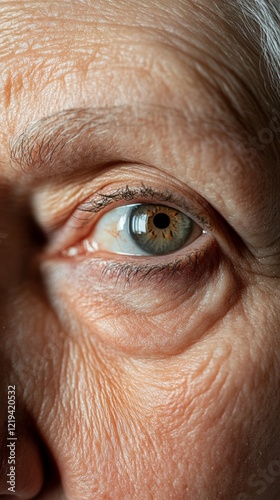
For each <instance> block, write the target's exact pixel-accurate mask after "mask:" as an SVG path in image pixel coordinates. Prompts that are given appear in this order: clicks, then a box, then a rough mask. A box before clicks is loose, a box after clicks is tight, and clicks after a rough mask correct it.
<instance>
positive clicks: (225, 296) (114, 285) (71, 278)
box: [43, 252, 242, 357]
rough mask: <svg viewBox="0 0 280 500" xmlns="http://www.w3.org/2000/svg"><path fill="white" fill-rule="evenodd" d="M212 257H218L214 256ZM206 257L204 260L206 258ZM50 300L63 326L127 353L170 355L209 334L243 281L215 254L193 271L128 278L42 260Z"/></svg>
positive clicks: (80, 265) (237, 295)
mask: <svg viewBox="0 0 280 500" xmlns="http://www.w3.org/2000/svg"><path fill="white" fill-rule="evenodd" d="M214 257H216V258H214ZM204 260H205V259H204ZM43 269H44V276H45V282H46V285H47V289H48V294H49V296H50V300H51V301H52V304H53V307H54V309H55V310H56V311H57V314H58V316H59V318H60V321H61V323H62V325H63V326H64V327H65V328H66V329H69V330H70V331H72V333H73V334H74V335H75V334H76V333H77V330H78V331H79V330H80V329H82V330H83V334H86V336H88V337H89V338H93V339H94V338H96V339H99V340H101V341H102V342H105V343H106V344H108V345H109V346H111V347H113V348H116V349H118V350H120V351H122V352H124V353H127V354H130V355H140V356H141V355H143V356H151V357H154V356H158V355H163V356H166V355H167V356H168V355H174V354H176V353H179V352H183V351H185V350H186V349H187V348H189V347H190V346H191V345H193V344H194V343H196V342H197V341H199V340H200V339H202V338H203V337H205V336H206V335H208V334H210V333H211V334H212V333H213V332H212V328H213V325H214V324H216V323H217V322H218V321H220V320H221V319H222V318H223V317H224V316H225V315H226V314H227V313H228V311H229V310H230V309H231V308H232V307H233V306H234V304H235V303H236V302H237V301H238V300H241V289H242V286H241V283H240V280H239V278H238V277H237V276H235V274H234V271H233V269H232V268H231V267H230V266H229V265H227V264H226V263H224V262H222V258H220V256H219V255H218V254H217V253H214V252H213V254H212V255H209V258H208V259H207V266H206V269H205V265H204V266H203V267H201V268H200V267H199V265H198V266H197V269H196V270H195V272H192V274H191V277H190V270H189V269H188V267H186V268H185V269H183V270H180V269H179V270H177V271H175V272H174V273H173V274H171V276H168V277H166V276H164V275H161V274H158V275H153V276H152V275H150V276H146V277H145V279H144V280H143V279H141V277H139V278H138V277H137V273H136V275H135V276H133V278H132V279H131V280H130V279H129V278H128V279H126V278H123V277H120V278H119V277H118V276H117V277H116V276H114V270H113V271H112V273H106V274H105V275H104V273H103V271H102V269H99V267H98V263H96V265H92V264H91V265H90V266H89V265H88V263H87V262H80V263H78V264H72V263H70V262H67V260H65V261H60V262H59V263H57V262H54V263H52V262H48V263H45V264H44V265H43ZM237 292H238V293H237Z"/></svg>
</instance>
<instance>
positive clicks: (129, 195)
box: [78, 184, 213, 231]
mask: <svg viewBox="0 0 280 500" xmlns="http://www.w3.org/2000/svg"><path fill="white" fill-rule="evenodd" d="M136 198H138V199H142V200H143V201H144V200H149V199H153V200H154V202H155V203H158V202H161V203H162V204H164V203H170V204H173V205H176V206H177V207H178V208H179V209H181V210H182V209H183V210H184V211H185V212H186V213H187V214H188V215H190V217H192V218H193V219H194V221H195V222H197V223H198V224H201V226H203V228H205V229H207V230H208V231H212V230H213V228H212V225H211V221H210V220H209V219H208V218H207V217H206V216H203V215H202V214H199V213H198V210H196V209H195V208H194V207H192V206H191V204H188V203H186V200H185V199H184V198H183V197H181V196H179V195H175V194H174V193H172V192H171V191H170V190H158V189H156V188H152V187H150V186H145V185H144V184H142V185H141V186H140V187H136V188H135V187H134V188H131V187H129V186H128V185H126V186H125V188H119V189H117V190H115V191H113V192H112V193H110V194H104V193H100V192H99V193H97V196H95V197H93V198H91V199H89V200H87V201H86V202H84V203H83V204H82V205H80V206H79V208H78V210H79V211H82V212H89V213H92V214H97V213H99V212H101V211H102V210H103V209H105V208H107V207H109V206H110V205H112V204H114V202H119V201H127V202H131V201H135V199H136Z"/></svg>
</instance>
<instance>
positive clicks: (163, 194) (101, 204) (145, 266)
mask: <svg viewBox="0 0 280 500" xmlns="http://www.w3.org/2000/svg"><path fill="white" fill-rule="evenodd" d="M151 200H152V201H153V203H159V202H160V203H162V204H164V203H165V204H166V203H168V204H170V205H173V206H174V205H176V206H178V207H180V208H181V209H183V210H184V211H185V212H186V213H187V214H190V215H189V216H190V217H191V218H192V219H193V220H194V222H196V223H198V224H199V225H200V227H201V228H202V230H203V232H204V233H206V232H208V233H210V232H211V231H212V226H211V224H210V222H209V220H208V219H207V218H206V217H205V216H204V215H203V214H198V210H194V209H192V208H191V207H190V205H188V204H187V203H186V201H185V200H184V199H183V198H181V197H180V196H177V195H174V193H172V192H170V191H169V190H164V191H163V190H158V189H155V188H152V187H150V186H145V185H144V184H143V183H142V184H141V186H139V187H133V188H132V187H129V186H128V185H126V186H125V187H121V188H119V189H117V190H115V191H114V192H112V193H109V194H104V193H100V192H99V193H97V195H96V196H95V197H94V198H92V199H90V200H87V201H86V202H85V203H83V204H82V205H81V206H80V207H79V208H78V212H87V213H89V214H92V217H94V216H96V214H99V213H101V212H104V211H105V212H107V211H108V210H107V209H108V208H109V207H110V206H111V205H114V208H116V207H117V206H120V205H124V204H123V203H121V202H130V203H131V202H133V203H141V202H142V203H143V202H145V203H151ZM102 215H103V213H102ZM92 217H91V216H90V217H89V218H87V220H86V221H84V223H85V224H86V225H87V224H89V222H90V221H91V219H92ZM75 218H76V219H79V216H78V215H77V213H76V215H75ZM85 239H86V238H85ZM175 253H176V252H175ZM205 253H207V247H205V246H204V247H202V248H200V249H199V250H198V249H194V250H192V251H191V252H189V253H188V254H186V255H183V256H182V257H181V256H180V257H179V258H178V257H177V258H176V259H175V260H173V261H172V262H159V261H157V263H143V261H142V262H141V263H137V264H136V263H135V261H133V262H132V261H131V262H129V261H130V260H131V259H127V260H128V262H125V263H124V262H123V260H122V262H118V259H116V258H115V260H114V261H112V260H111V261H110V262H108V261H107V262H104V265H103V269H102V272H101V279H104V278H105V277H108V276H110V277H111V278H114V279H115V280H116V282H118V281H119V280H120V279H124V281H125V282H126V283H130V282H131V281H133V280H134V279H135V280H137V281H138V282H139V281H140V282H144V281H146V280H151V279H153V280H157V281H159V282H161V281H163V280H164V279H165V278H168V279H170V278H172V277H174V276H176V275H181V274H183V273H184V271H187V272H188V274H189V273H190V272H194V271H195V270H197V267H198V265H199V264H201V262H202V261H203V258H204V257H205ZM170 255H171V254H169V255H168V257H169V258H170ZM119 257H120V256H118V258H119ZM121 257H122V259H123V258H124V256H123V255H122V256H121ZM164 257H165V258H166V257H167V256H164ZM152 258H153V259H154V257H152ZM137 259H138V261H139V259H144V257H138V258H137ZM158 259H159V260H161V259H160V257H158ZM173 259H174V257H173ZM94 260H95V259H94ZM94 260H93V261H94Z"/></svg>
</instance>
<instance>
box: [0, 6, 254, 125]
mask: <svg viewBox="0 0 280 500" xmlns="http://www.w3.org/2000/svg"><path fill="white" fill-rule="evenodd" d="M209 4H210V5H209ZM216 5H217V4H216V3H215V5H214V2H213V3H212V2H211V3H209V2H206V1H202V0H200V1H197V2H192V1H191V0H188V1H185V0H184V1H180V0H176V1H172V2H168V1H167V0H165V1H163V0H157V1H154V2H150V1H148V0H146V1H143V2H141V4H139V2H137V1H136V0H130V1H129V2H128V1H125V0H121V1H118V2H107V1H106V0H101V1H100V0H99V1H92V0H79V1H78V0H70V1H67V2H49V1H41V2H39V1H34V0H29V1H25V2H23V1H7V2H4V3H2V4H1V3H0V33H1V34H0V39H1V41H0V60H1V63H2V67H3V71H1V75H0V79H1V88H2V89H4V92H3V94H2V99H3V101H2V104H3V107H2V109H4V111H5V113H6V119H7V120H8V128H9V129H11V130H12V131H13V132H14V133H16V131H17V130H16V129H19V128H21V127H23V126H25V124H26V121H30V120H31V118H32V117H33V116H34V112H35V113H36V118H38V119H39V118H41V117H43V116H45V115H47V114H48V115H50V114H52V113H54V112H56V111H58V110H59V109H63V108H71V107H75V106H81V105H86V104H90V105H94V106H95V105H97V104H99V103H100V102H102V103H103V104H104V106H106V105H110V106H112V105H119V104H123V102H122V101H123V99H124V98H125V99H126V100H129V101H130V102H133V101H135V100H137V101H139V100H140V101H141V100H144V101H149V100H150V101H153V100H154V99H156V100H157V102H158V104H161V100H164V104H165V103H166V102H168V103H169V104H173V105H175V106H176V107H179V108H180V107H182V106H183V105H184V104H185V102H184V101H187V103H186V104H187V105H188V106H192V102H194V103H195V107H196V108H198V107H199V103H201V104H202V106H203V105H204V102H203V101H204V97H205V94H206V92H208V94H209V93H210V94H215V98H217V99H219V98H220V97H221V96H222V94H226V99H225V100H227V99H229V100H232V103H233V101H235V103H234V105H232V107H235V108H237V107H238V104H237V99H236V94H238V93H239V94H242V92H243V94H244V93H245V92H246V91H247V95H246V98H245V101H246V103H247V102H248V98H249V101H251V102H252V106H253V100H254V97H255V96H254V93H255V90H256V89H255V88H254V87H255V86H254V87H253V86H252V89H251V88H249V91H248V86H249V87H250V82H252V81H253V80H254V82H256V78H255V77H254V78H253V77H252V74H253V73H254V71H255V66H254V65H253V64H251V63H250V64H249V62H250V60H251V53H250V54H249V53H248V54H247V55H246V51H245V55H244V54H243V55H242V58H241V56H240V57H238V55H237V53H238V50H237V49H238V47H239V52H240V54H242V52H244V49H243V48H242V44H239V45H238V35H237V34H236V33H234V32H233V31H232V30H231V29H229V27H228V25H227V23H226V21H225V19H226V16H227V14H226V10H227V7H226V5H227V4H226V2H221V1H220V2H218V5H219V8H216V7H215V6H216ZM221 12H222V13H223V15H221ZM233 45H234V48H233ZM246 57H247V61H246V59H245V58H246ZM31 96H32V98H31ZM205 100H207V99H205ZM225 100H224V101H225ZM258 101H259V99H258V98H257V97H256V98H255V103H257V102H258ZM58 103H59V105H58ZM58 108H59V109H58ZM239 108H240V109H239V111H238V110H236V111H237V113H238V112H239V113H242V110H243V105H242V103H241V104H240V106H239ZM20 110H21V113H20Z"/></svg>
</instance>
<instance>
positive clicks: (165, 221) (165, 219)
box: [154, 214, 170, 229]
mask: <svg viewBox="0 0 280 500" xmlns="http://www.w3.org/2000/svg"><path fill="white" fill-rule="evenodd" d="M169 224H170V218H169V216H168V215H167V214H156V215H155V216H154V225H155V226H156V227H157V228H158V229H166V228H167V227H168V226H169Z"/></svg>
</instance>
